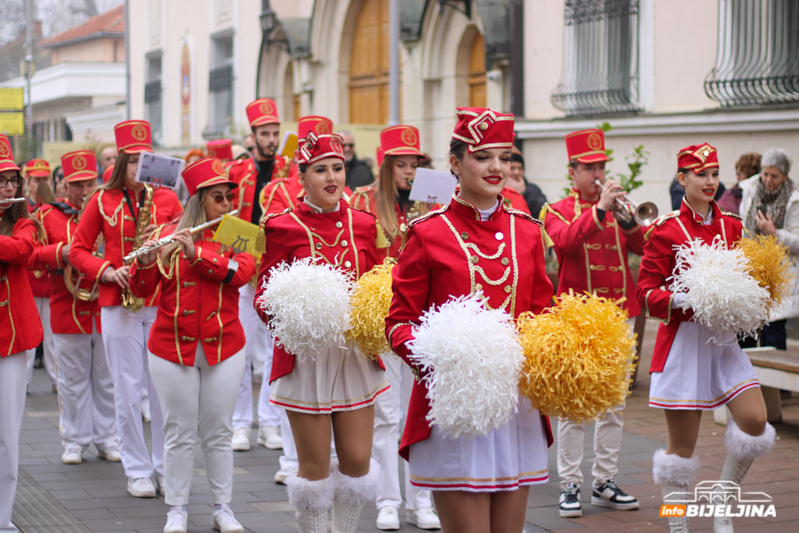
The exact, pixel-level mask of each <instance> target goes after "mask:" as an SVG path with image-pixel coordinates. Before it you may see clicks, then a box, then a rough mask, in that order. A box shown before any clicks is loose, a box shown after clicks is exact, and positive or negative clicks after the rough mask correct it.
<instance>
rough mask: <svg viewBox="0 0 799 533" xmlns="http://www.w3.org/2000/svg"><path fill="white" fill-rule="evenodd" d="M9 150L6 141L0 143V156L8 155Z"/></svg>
mask: <svg viewBox="0 0 799 533" xmlns="http://www.w3.org/2000/svg"><path fill="white" fill-rule="evenodd" d="M9 152H10V150H9V148H8V146H7V145H6V143H0V157H6V156H8V154H9Z"/></svg>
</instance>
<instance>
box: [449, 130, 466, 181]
mask: <svg viewBox="0 0 799 533" xmlns="http://www.w3.org/2000/svg"><path fill="white" fill-rule="evenodd" d="M449 155H454V156H455V158H456V159H457V160H458V161H462V160H463V156H464V155H466V143H465V142H463V141H461V140H458V139H456V138H455V137H453V138H452V140H451V141H450V142H449ZM449 172H450V174H452V175H453V176H455V177H456V178H457V177H458V176H457V174H455V171H454V170H452V168H450V169H449Z"/></svg>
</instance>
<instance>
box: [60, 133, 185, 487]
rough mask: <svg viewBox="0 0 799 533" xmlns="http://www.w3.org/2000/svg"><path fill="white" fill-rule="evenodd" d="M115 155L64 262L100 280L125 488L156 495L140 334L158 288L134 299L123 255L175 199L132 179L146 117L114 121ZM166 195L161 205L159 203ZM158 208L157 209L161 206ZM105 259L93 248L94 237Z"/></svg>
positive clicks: (145, 148)
mask: <svg viewBox="0 0 799 533" xmlns="http://www.w3.org/2000/svg"><path fill="white" fill-rule="evenodd" d="M114 135H115V136H116V142H117V150H118V152H119V156H118V157H117V159H116V162H115V163H114V167H113V168H114V170H113V172H112V174H111V178H110V179H109V181H108V183H107V184H105V185H103V186H100V187H98V188H97V189H95V190H94V192H93V193H92V195H91V196H90V197H89V198H88V199H87V200H86V202H85V204H84V206H83V210H82V211H81V214H80V221H79V222H78V229H77V231H76V232H75V237H74V238H73V240H72V245H71V247H70V250H69V262H70V263H71V264H72V265H73V266H74V267H75V270H77V271H79V272H81V273H82V274H83V275H84V276H85V277H86V279H88V280H91V281H92V282H98V281H99V282H100V295H99V297H98V300H99V302H100V307H101V308H102V312H101V315H100V322H101V326H102V331H103V346H104V347H105V353H106V356H107V357H108V360H109V366H110V368H111V375H112V377H113V379H114V405H115V411H116V419H117V428H118V432H119V453H120V455H121V456H122V466H123V467H124V468H125V475H126V476H127V478H128V486H127V489H128V492H129V493H130V495H131V496H134V497H137V498H153V497H155V491H156V486H155V484H154V483H153V478H155V482H156V483H157V484H160V483H161V481H162V480H163V450H164V436H163V434H162V433H161V427H162V426H163V420H162V418H161V407H160V405H159V403H158V397H157V395H156V394H155V393H154V390H155V388H154V386H153V384H152V379H151V378H150V368H149V365H148V364H147V346H146V343H147V337H148V335H149V333H150V327H151V326H152V324H153V321H154V320H155V314H156V313H155V312H156V307H155V306H156V305H157V304H158V294H157V293H156V294H155V295H153V296H151V297H149V298H147V299H145V300H144V301H142V300H138V299H136V298H135V297H133V296H132V293H131V286H130V266H129V265H126V264H125V263H124V260H123V258H124V257H125V256H126V255H127V254H129V253H130V252H132V251H133V248H134V243H137V242H141V241H143V240H144V239H145V238H146V237H145V235H146V233H147V232H148V231H151V227H152V225H153V224H161V223H165V222H167V221H168V220H169V219H168V218H167V216H175V208H174V205H173V200H174V199H171V200H170V199H169V195H161V194H158V193H157V192H155V191H153V189H152V187H150V186H149V185H145V184H144V183H141V182H138V181H136V171H137V169H138V168H139V157H140V156H141V153H142V152H152V151H153V146H152V141H151V135H150V123H149V122H146V121H143V120H129V121H126V122H122V123H120V124H117V125H116V126H115V127H114ZM163 198H167V200H168V204H167V205H163V204H161V203H160V202H161V201H162V199H163ZM161 208H163V209H161ZM101 235H102V236H103V239H104V240H105V255H104V257H95V256H94V255H92V251H93V250H94V249H95V242H96V241H97V238H98V237H99V236H101ZM145 390H146V391H147V392H148V393H149V403H150V415H151V417H152V426H151V427H152V455H151V454H150V452H149V451H148V449H147V443H146V442H145V440H144V428H143V426H142V399H143V396H144V391H145Z"/></svg>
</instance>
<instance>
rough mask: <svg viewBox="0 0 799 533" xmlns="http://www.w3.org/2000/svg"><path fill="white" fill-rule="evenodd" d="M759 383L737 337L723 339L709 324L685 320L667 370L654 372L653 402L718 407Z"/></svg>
mask: <svg viewBox="0 0 799 533" xmlns="http://www.w3.org/2000/svg"><path fill="white" fill-rule="evenodd" d="M759 386H760V383H759V382H758V380H757V375H756V374H755V370H754V368H753V367H752V363H751V361H749V357H748V356H747V355H746V353H744V351H743V350H742V349H741V348H740V347H739V346H738V343H737V341H736V339H735V337H730V338H729V339H726V340H725V341H724V342H723V343H719V342H716V341H714V340H713V332H712V331H711V330H710V329H709V328H707V327H706V326H703V325H701V324H699V323H697V322H683V323H682V324H680V327H679V329H678V330H677V334H676V336H675V337H674V342H673V343H672V345H671V349H670V350H669V355H668V358H667V359H666V364H665V365H664V367H663V372H653V373H652V382H651V385H650V387H649V406H650V407H659V408H661V409H685V410H697V409H706V410H711V409H717V408H718V407H721V406H723V405H724V404H726V403H727V402H729V401H730V400H732V399H733V398H735V397H736V396H738V395H739V394H740V393H741V392H743V391H745V390H746V389H749V388H752V387H759Z"/></svg>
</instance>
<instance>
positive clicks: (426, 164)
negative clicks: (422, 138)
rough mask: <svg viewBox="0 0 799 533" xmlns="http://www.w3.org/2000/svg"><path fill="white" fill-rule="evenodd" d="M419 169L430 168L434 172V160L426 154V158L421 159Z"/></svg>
mask: <svg viewBox="0 0 799 533" xmlns="http://www.w3.org/2000/svg"><path fill="white" fill-rule="evenodd" d="M419 168H429V169H431V170H432V168H433V160H432V159H431V158H430V156H429V155H427V154H424V156H423V157H421V158H420V159H419Z"/></svg>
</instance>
